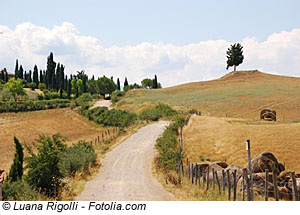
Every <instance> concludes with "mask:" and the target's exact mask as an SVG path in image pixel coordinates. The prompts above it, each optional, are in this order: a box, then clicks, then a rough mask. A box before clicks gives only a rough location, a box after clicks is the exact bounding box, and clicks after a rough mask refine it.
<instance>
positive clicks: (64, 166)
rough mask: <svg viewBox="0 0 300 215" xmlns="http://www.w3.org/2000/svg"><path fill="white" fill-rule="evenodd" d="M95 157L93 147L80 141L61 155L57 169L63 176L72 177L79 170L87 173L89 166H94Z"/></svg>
mask: <svg viewBox="0 0 300 215" xmlns="http://www.w3.org/2000/svg"><path fill="white" fill-rule="evenodd" d="M96 157H97V154H96V152H95V150H94V149H93V147H92V146H91V145H90V144H88V143H87V142H84V141H80V142H78V143H77V144H73V145H72V146H71V147H68V148H67V150H66V151H65V152H64V153H62V154H61V156H60V161H59V168H60V170H61V172H62V173H63V174H64V175H74V174H75V173H76V172H77V171H79V170H83V171H85V172H87V171H88V168H89V166H90V164H92V165H94V164H95V162H96Z"/></svg>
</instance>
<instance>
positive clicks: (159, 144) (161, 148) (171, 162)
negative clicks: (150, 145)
mask: <svg viewBox="0 0 300 215" xmlns="http://www.w3.org/2000/svg"><path fill="white" fill-rule="evenodd" d="M181 121H182V118H177V119H176V120H175V121H174V122H172V123H171V124H170V125H169V126H168V127H167V129H166V130H165V131H164V133H163V135H162V136H161V137H159V138H158V139H157V140H156V145H155V147H156V148H157V150H158V152H159V157H158V160H159V162H160V163H161V164H162V166H163V167H165V168H167V169H171V170H175V167H176V165H177V164H178V161H179V160H180V159H182V156H183V154H182V153H181V149H180V148H178V144H177V136H178V127H179V125H180V123H181Z"/></svg>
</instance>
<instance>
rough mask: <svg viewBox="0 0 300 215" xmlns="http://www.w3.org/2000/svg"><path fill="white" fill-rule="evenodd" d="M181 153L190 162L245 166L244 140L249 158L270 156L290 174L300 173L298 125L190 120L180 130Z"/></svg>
mask: <svg viewBox="0 0 300 215" xmlns="http://www.w3.org/2000/svg"><path fill="white" fill-rule="evenodd" d="M183 136H184V152H185V156H186V157H188V158H189V159H190V160H191V161H192V162H200V161H201V160H207V159H209V160H211V161H226V162H227V163H228V164H236V165H239V166H243V167H245V166H246V163H247V159H248V157H247V151H246V144H245V142H246V140H247V139H250V141H251V154H252V157H254V156H257V155H259V154H260V153H262V152H266V151H268V152H272V153H273V154H274V155H275V156H276V157H277V159H278V160H279V161H280V162H282V163H284V162H285V164H286V168H287V169H289V170H295V171H297V172H300V163H299V153H300V123H287V122H285V123H280V122H264V121H258V120H257V121H254V120H253V121H252V120H244V119H237V118H235V119H233V118H220V117H208V116H196V115H194V116H192V117H191V120H190V122H189V124H188V126H186V127H185V128H184V130H183Z"/></svg>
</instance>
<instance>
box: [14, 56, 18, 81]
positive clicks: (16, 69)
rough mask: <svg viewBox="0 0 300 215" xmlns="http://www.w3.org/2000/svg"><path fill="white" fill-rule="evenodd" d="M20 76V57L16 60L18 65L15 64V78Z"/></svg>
mask: <svg viewBox="0 0 300 215" xmlns="http://www.w3.org/2000/svg"><path fill="white" fill-rule="evenodd" d="M17 78H19V62H18V59H17V60H16V66H15V79H17Z"/></svg>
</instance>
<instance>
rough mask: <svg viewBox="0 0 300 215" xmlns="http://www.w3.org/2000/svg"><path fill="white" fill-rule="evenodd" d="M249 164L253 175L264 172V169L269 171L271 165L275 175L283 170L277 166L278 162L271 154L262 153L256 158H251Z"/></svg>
mask: <svg viewBox="0 0 300 215" xmlns="http://www.w3.org/2000/svg"><path fill="white" fill-rule="evenodd" d="M251 162H252V171H253V173H258V172H265V170H266V169H269V170H270V171H271V170H272V167H273V165H275V167H276V170H277V173H280V172H282V171H283V169H282V168H281V166H280V165H279V162H278V160H277V159H276V157H275V156H274V155H273V154H272V153H271V152H263V153H261V154H260V155H258V156H257V157H255V158H253V159H252V161H251ZM247 166H248V165H247Z"/></svg>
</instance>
